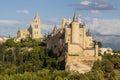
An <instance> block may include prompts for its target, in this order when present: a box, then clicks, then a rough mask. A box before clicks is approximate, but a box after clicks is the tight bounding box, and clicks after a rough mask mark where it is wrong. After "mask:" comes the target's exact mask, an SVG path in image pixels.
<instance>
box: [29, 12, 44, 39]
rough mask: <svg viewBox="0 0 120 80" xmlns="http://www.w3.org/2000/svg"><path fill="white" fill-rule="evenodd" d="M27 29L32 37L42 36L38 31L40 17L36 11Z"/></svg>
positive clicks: (39, 37)
mask: <svg viewBox="0 0 120 80" xmlns="http://www.w3.org/2000/svg"><path fill="white" fill-rule="evenodd" d="M28 30H29V32H30V34H31V37H32V39H41V38H42V34H41V31H40V17H39V16H38V12H37V13H36V15H35V17H34V20H33V22H32V24H31V25H30V27H29V29H28Z"/></svg>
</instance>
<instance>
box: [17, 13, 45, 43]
mask: <svg viewBox="0 0 120 80" xmlns="http://www.w3.org/2000/svg"><path fill="white" fill-rule="evenodd" d="M28 37H31V38H32V39H36V40H42V38H43V36H42V33H41V30H40V17H39V16H38V13H36V15H35V17H34V20H33V22H32V23H31V24H30V27H29V28H28V29H27V30H19V31H18V32H17V37H16V38H15V40H16V41H20V40H21V39H26V38H28Z"/></svg>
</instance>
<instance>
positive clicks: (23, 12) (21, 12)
mask: <svg viewBox="0 0 120 80" xmlns="http://www.w3.org/2000/svg"><path fill="white" fill-rule="evenodd" d="M16 13H18V14H29V11H28V10H17V11H16Z"/></svg>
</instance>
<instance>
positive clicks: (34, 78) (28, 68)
mask: <svg viewBox="0 0 120 80" xmlns="http://www.w3.org/2000/svg"><path fill="white" fill-rule="evenodd" d="M64 69H65V60H64V56H59V57H57V56H56V55H55V54H53V52H52V51H49V50H47V49H46V43H45V42H38V41H35V40H32V39H29V40H27V41H21V42H18V43H15V42H14V41H13V39H9V40H8V41H7V42H6V43H4V44H0V80H120V55H117V54H114V55H110V54H106V55H104V56H102V61H99V60H98V61H96V62H95V63H94V66H93V68H92V70H91V72H88V73H85V74H80V73H78V72H73V73H69V72H66V71H65V70H64Z"/></svg>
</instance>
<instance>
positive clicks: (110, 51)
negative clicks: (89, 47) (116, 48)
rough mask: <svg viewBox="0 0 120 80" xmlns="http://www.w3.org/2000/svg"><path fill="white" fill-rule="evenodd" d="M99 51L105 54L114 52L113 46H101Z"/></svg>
mask: <svg viewBox="0 0 120 80" xmlns="http://www.w3.org/2000/svg"><path fill="white" fill-rule="evenodd" d="M99 53H100V54H102V55H104V54H111V55H112V54H114V53H113V50H112V48H100V49H99Z"/></svg>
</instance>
